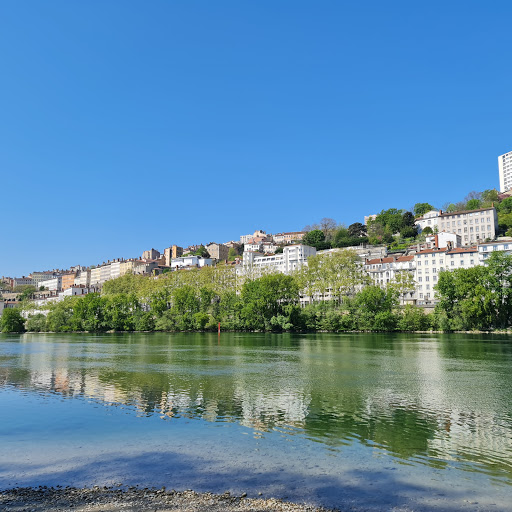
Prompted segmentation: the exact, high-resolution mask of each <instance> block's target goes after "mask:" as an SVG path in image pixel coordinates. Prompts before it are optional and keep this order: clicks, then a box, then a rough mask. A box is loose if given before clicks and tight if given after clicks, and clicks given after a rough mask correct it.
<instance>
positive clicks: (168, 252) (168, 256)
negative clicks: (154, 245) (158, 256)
mask: <svg viewBox="0 0 512 512" xmlns="http://www.w3.org/2000/svg"><path fill="white" fill-rule="evenodd" d="M182 256H183V247H179V246H178V245H171V247H167V248H166V249H165V250H164V264H165V266H167V267H170V266H171V260H173V259H176V258H181V257H182Z"/></svg>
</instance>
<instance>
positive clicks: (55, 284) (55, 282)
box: [39, 276, 62, 292]
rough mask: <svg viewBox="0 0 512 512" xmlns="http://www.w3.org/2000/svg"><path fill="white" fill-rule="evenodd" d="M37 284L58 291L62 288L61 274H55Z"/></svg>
mask: <svg viewBox="0 0 512 512" xmlns="http://www.w3.org/2000/svg"><path fill="white" fill-rule="evenodd" d="M39 286H40V287H41V286H43V287H44V288H45V289H47V290H54V291H57V292H60V291H61V290H62V276H56V277H54V278H52V279H47V280H46V281H41V282H40V283H39Z"/></svg>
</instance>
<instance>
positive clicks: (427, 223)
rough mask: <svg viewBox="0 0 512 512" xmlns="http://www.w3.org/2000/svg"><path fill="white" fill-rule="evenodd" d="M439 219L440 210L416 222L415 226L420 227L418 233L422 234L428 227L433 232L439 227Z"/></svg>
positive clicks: (423, 216) (425, 215)
mask: <svg viewBox="0 0 512 512" xmlns="http://www.w3.org/2000/svg"><path fill="white" fill-rule="evenodd" d="M438 217H439V211H438V210H430V211H429V212H427V213H425V214H424V215H422V216H421V217H419V218H417V219H416V220H415V221H414V224H416V226H418V233H421V232H422V231H423V230H424V229H425V228H426V227H429V228H430V229H431V230H432V231H434V230H435V228H436V227H437V221H438V219H437V218H438Z"/></svg>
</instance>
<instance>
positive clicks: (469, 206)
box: [466, 199, 482, 210]
mask: <svg viewBox="0 0 512 512" xmlns="http://www.w3.org/2000/svg"><path fill="white" fill-rule="evenodd" d="M481 206H482V201H480V199H470V200H469V201H468V202H467V203H466V210H477V209H478V208H480V207H481Z"/></svg>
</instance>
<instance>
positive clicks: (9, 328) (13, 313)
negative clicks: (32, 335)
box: [0, 308, 25, 332]
mask: <svg viewBox="0 0 512 512" xmlns="http://www.w3.org/2000/svg"><path fill="white" fill-rule="evenodd" d="M0 328H1V329H0V330H1V331H2V332H24V331H25V319H24V318H23V317H22V316H21V313H20V312H19V310H18V309H17V308H7V309H4V311H3V313H2V316H1V317H0Z"/></svg>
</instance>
